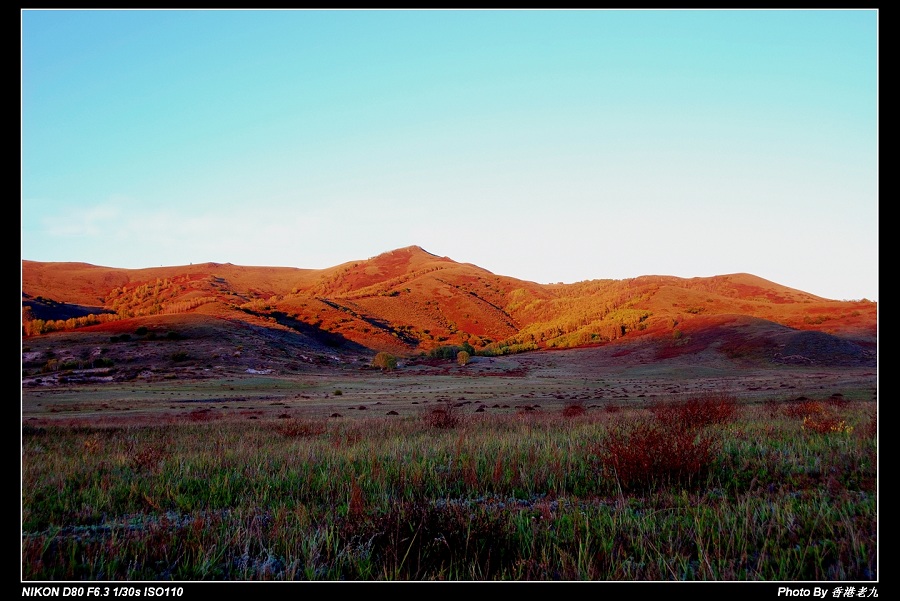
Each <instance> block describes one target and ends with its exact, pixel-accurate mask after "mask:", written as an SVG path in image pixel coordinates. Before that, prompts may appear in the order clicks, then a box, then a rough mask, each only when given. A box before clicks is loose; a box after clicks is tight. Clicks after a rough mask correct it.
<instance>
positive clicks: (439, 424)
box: [423, 403, 462, 430]
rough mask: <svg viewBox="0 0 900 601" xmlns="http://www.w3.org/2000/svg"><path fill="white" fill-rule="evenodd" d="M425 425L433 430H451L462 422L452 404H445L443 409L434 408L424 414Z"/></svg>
mask: <svg viewBox="0 0 900 601" xmlns="http://www.w3.org/2000/svg"><path fill="white" fill-rule="evenodd" d="M423 419H424V421H425V424H426V425H428V426H429V427H431V428H439V429H441V430H450V429H452V428H455V427H456V426H458V425H459V424H460V422H461V421H462V420H461V418H460V416H459V414H458V413H457V412H456V410H455V408H454V407H453V405H452V404H451V403H445V404H444V406H442V407H432V408H431V409H429V410H427V411H426V412H425V414H424V418H423Z"/></svg>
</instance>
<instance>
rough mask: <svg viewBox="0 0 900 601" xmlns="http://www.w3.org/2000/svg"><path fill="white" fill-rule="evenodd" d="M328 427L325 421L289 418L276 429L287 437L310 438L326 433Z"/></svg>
mask: <svg viewBox="0 0 900 601" xmlns="http://www.w3.org/2000/svg"><path fill="white" fill-rule="evenodd" d="M326 429H327V428H326V425H325V422H318V421H312V420H307V419H289V420H287V421H285V422H284V423H281V424H279V425H278V427H277V428H276V431H277V432H278V433H279V434H281V435H282V436H284V437H285V438H310V437H313V436H319V435H320V434H324V433H325V430H326Z"/></svg>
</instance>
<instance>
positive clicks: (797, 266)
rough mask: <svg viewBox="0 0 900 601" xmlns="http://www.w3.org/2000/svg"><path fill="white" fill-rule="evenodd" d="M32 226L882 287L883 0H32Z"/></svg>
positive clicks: (25, 133) (193, 241) (48, 253)
mask: <svg viewBox="0 0 900 601" xmlns="http://www.w3.org/2000/svg"><path fill="white" fill-rule="evenodd" d="M20 15H21V36H22V37H21V41H22V44H21V50H22V55H21V155H22V161H21V191H22V192H21V193H22V197H21V253H22V258H23V259H27V260H34V261H77V262H86V263H92V264H95V265H104V266H109V267H124V268H144V267H157V266H160V265H166V266H170V265H187V264H189V263H201V262H207V261H212V262H217V263H226V262H228V263H234V264H236V265H256V266H263V265H265V266H287V267H301V268H316V269H318V268H325V267H330V266H333V265H338V264H341V263H344V262H347V261H355V260H360V259H366V258H369V257H372V256H375V255H378V254H380V253H382V252H386V251H389V250H392V249H395V248H400V247H405V246H409V245H413V244H415V245H419V246H421V247H423V248H424V249H425V250H427V251H429V252H431V253H434V254H436V255H439V256H448V257H450V258H452V259H454V260H456V261H460V262H465V263H474V264H476V265H478V266H480V267H483V268H485V269H488V270H490V271H492V272H494V273H496V274H500V275H507V276H512V277H516V278H519V279H523V280H530V281H535V282H539V283H555V282H566V283H571V282H577V281H582V280H590V279H624V278H633V277H638V276H641V275H673V276H679V277H685V278H691V277H706V276H713V275H724V274H730V273H741V272H743V273H752V274H754V275H757V276H759V277H762V278H765V279H767V280H771V281H773V282H776V283H778V284H782V285H785V286H789V287H792V288H796V289H800V290H803V291H805V292H809V293H812V294H816V295H818V296H823V297H825V298H830V299H837V300H843V299H860V298H867V299H869V300H877V299H878V11H877V10H873V9H867V10H770V11H764V10H709V11H707V10H674V11H666V10H638V11H627V10H625V11H621V10H587V11H576V10H565V11H554V10H535V11H525V10H511V11H492V10H491V11H482V10H465V11H463V10H460V11H457V10H435V11H400V10H375V11H361V10H344V11H325V10H321V11H305V10H291V11H276V10H259V11H256V10H234V11H210V10H181V11H179V10H152V11H147V10H23V11H21V13H20Z"/></svg>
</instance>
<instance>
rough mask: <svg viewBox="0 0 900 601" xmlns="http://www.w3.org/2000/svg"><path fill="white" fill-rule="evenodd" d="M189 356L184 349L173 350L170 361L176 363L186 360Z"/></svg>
mask: <svg viewBox="0 0 900 601" xmlns="http://www.w3.org/2000/svg"><path fill="white" fill-rule="evenodd" d="M189 358H190V355H188V354H187V353H186V352H185V351H175V352H174V353H172V361H175V362H176V363H177V362H178V361H187V360H188V359H189Z"/></svg>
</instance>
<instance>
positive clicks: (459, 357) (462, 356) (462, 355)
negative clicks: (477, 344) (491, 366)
mask: <svg viewBox="0 0 900 601" xmlns="http://www.w3.org/2000/svg"><path fill="white" fill-rule="evenodd" d="M470 358H471V355H469V353H467V352H466V351H459V352H458V353H456V362H457V363H459V364H460V365H466V364H467V363H468V362H469V359H470Z"/></svg>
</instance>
